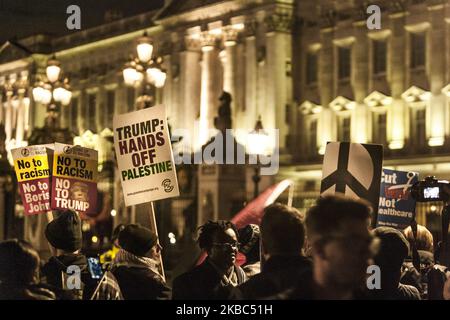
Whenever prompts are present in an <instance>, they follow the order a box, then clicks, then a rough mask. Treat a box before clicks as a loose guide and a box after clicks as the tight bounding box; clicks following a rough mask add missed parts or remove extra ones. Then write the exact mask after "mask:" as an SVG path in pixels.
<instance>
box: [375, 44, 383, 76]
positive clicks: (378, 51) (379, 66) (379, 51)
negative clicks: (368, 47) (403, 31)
mask: <svg viewBox="0 0 450 320" xmlns="http://www.w3.org/2000/svg"><path fill="white" fill-rule="evenodd" d="M372 62H373V74H375V75H376V74H380V73H385V72H386V41H373V47H372Z"/></svg>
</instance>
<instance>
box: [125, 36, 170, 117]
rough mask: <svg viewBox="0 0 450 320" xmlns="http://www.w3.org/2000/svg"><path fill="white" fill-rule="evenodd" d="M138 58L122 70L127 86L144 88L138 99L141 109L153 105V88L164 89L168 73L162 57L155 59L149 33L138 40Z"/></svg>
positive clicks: (137, 102)
mask: <svg viewBox="0 0 450 320" xmlns="http://www.w3.org/2000/svg"><path fill="white" fill-rule="evenodd" d="M136 51H137V58H133V59H132V60H131V61H130V62H128V63H127V64H126V65H125V67H124V68H123V70H122V74H123V80H124V82H125V85H127V86H130V87H139V86H143V89H142V94H141V95H140V96H139V97H138V98H137V99H136V104H137V105H138V108H139V109H142V108H147V107H150V106H151V105H152V104H153V96H152V94H151V86H154V87H156V88H162V87H163V86H164V83H165V82H166V72H165V70H164V69H162V67H161V64H162V62H163V59H162V57H156V58H154V57H153V44H152V41H151V39H150V37H148V36H147V33H146V32H144V35H143V36H142V37H141V38H139V39H138V45H137V47H136Z"/></svg>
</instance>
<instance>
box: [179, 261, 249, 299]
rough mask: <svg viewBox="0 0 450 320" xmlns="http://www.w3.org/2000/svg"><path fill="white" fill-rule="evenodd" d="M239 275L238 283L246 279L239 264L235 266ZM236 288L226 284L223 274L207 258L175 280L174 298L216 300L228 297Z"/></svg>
mask: <svg viewBox="0 0 450 320" xmlns="http://www.w3.org/2000/svg"><path fill="white" fill-rule="evenodd" d="M234 272H236V275H237V284H238V285H240V284H242V283H244V282H245V281H246V276H245V273H244V271H243V270H242V268H241V267H239V266H236V265H235V266H234ZM232 288H234V287H233V286H231V285H228V286H227V285H224V284H223V282H222V276H221V275H220V274H219V273H218V272H217V271H216V269H215V268H214V267H213V265H212V264H211V263H210V262H209V258H206V259H205V261H203V263H202V264H200V265H198V266H196V267H194V268H193V269H192V270H191V271H188V272H186V273H184V274H182V275H180V276H178V277H177V278H175V280H174V281H173V288H172V299H174V300H216V299H226V298H227V297H228V295H229V293H230V291H231V289H232Z"/></svg>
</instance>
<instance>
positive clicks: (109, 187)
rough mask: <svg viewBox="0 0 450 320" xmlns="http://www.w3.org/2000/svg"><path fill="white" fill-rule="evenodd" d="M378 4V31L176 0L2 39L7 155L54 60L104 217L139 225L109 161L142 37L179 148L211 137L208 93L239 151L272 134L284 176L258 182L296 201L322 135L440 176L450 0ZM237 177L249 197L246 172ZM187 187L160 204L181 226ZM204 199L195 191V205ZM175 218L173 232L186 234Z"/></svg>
mask: <svg viewBox="0 0 450 320" xmlns="http://www.w3.org/2000/svg"><path fill="white" fill-rule="evenodd" d="M371 4H373V3H371ZM377 4H378V5H379V6H380V8H381V13H382V17H381V29H380V30H369V29H368V28H367V26H366V19H367V14H366V8H367V6H368V4H367V3H366V1H358V0H353V1H350V0H345V1H344V0H342V1H331V0H328V1H325V0H320V1H294V0H229V1H218V0H207V1H206V0H203V1H200V0H173V1H167V3H166V5H165V6H164V8H162V9H160V10H156V11H151V12H144V13H142V14H140V15H137V16H134V17H130V18H120V17H119V18H118V20H115V21H112V22H109V23H105V24H102V25H100V26H98V27H95V28H91V29H86V30H81V31H79V32H74V33H71V34H68V35H66V36H62V37H57V38H50V37H48V36H44V35H36V36H33V37H30V38H27V39H22V40H18V41H15V42H8V43H6V44H5V45H3V46H2V47H1V49H0V87H1V88H2V91H0V93H1V99H0V103H1V105H0V106H1V107H0V122H2V123H4V124H5V129H6V143H7V147H8V148H11V146H17V145H22V144H26V143H27V142H26V141H27V137H28V136H29V135H30V133H31V132H32V130H33V128H35V127H39V126H42V124H43V120H44V117H45V108H43V107H40V106H39V105H36V104H35V103H34V102H33V101H32V99H31V96H30V92H31V91H30V87H31V86H32V85H33V84H34V81H35V79H36V77H37V76H38V75H39V74H41V73H43V72H44V68H45V65H46V61H47V59H48V58H50V57H51V55H53V54H54V55H55V56H56V58H57V59H58V60H59V61H60V62H61V65H62V66H63V70H64V71H65V73H66V75H67V76H68V77H69V78H70V79H71V88H72V91H73V98H72V102H71V105H70V106H69V107H66V108H65V109H64V110H63V112H62V126H64V127H67V128H69V129H70V130H72V131H73V133H74V134H75V135H77V136H78V138H77V139H78V140H77V141H78V142H77V143H85V144H89V143H91V144H92V145H97V146H98V147H99V148H100V149H101V150H100V159H101V161H100V162H101V163H100V167H99V169H100V170H101V172H104V174H103V175H101V176H102V178H101V181H100V183H99V189H100V190H101V191H102V192H103V193H104V194H105V195H107V196H106V197H105V201H104V203H108V205H106V204H104V205H103V207H102V208H101V212H103V217H105V216H107V215H108V212H109V211H111V210H115V211H114V212H117V216H116V220H118V221H121V220H123V219H124V218H125V217H130V216H131V217H132V218H131V220H133V221H136V220H139V219H144V218H142V217H143V216H145V213H144V212H145V211H146V210H147V209H146V208H145V207H143V208H139V207H138V208H135V207H133V208H124V207H123V203H122V196H121V194H120V184H119V182H120V181H119V180H118V178H117V175H114V173H113V172H114V166H111V165H110V164H111V163H113V161H114V155H113V153H112V149H111V145H110V135H111V132H110V129H111V128H112V116H113V114H114V113H123V112H128V111H131V110H133V109H134V108H135V98H136V97H137V96H138V95H140V92H139V88H129V87H126V86H125V84H124V82H123V78H122V73H121V71H122V67H123V65H124V63H125V62H127V61H128V59H129V56H130V54H134V50H135V44H136V39H137V38H138V37H139V36H141V35H142V34H143V32H144V31H147V33H148V34H149V35H150V36H151V37H152V38H153V40H154V45H155V51H156V53H157V54H158V55H161V56H163V58H164V65H163V66H164V68H165V70H166V72H167V80H166V84H165V86H164V87H163V88H162V89H158V90H156V91H155V96H156V101H157V102H161V103H164V104H165V105H166V107H167V109H168V114H169V122H170V125H171V127H172V129H176V128H184V129H187V130H188V132H189V134H188V135H187V136H185V137H183V139H182V147H183V148H187V150H188V151H189V152H195V151H196V150H198V149H199V148H201V146H202V145H203V144H204V143H205V142H206V141H208V139H209V136H208V129H211V128H213V126H214V123H213V118H214V116H215V115H216V114H217V107H218V98H219V96H220V95H221V93H222V91H227V92H229V93H231V95H232V97H233V101H232V105H231V107H232V122H233V128H236V129H243V131H242V132H244V133H242V132H241V133H238V134H237V135H236V139H237V141H238V142H239V143H242V144H245V141H246V136H245V132H249V131H250V130H251V129H252V128H253V127H254V126H255V122H256V121H257V119H258V117H259V116H261V120H262V123H263V124H264V128H267V129H278V130H279V147H280V170H279V172H278V174H277V175H276V176H273V177H264V179H263V181H262V188H263V187H264V186H267V185H268V184H270V183H272V182H274V181H278V180H281V179H284V178H290V179H293V180H295V183H296V190H295V191H296V197H295V202H294V204H295V205H296V206H297V207H301V208H305V207H308V206H309V204H310V203H311V201H312V199H314V198H316V197H317V196H318V190H319V188H320V185H319V184H320V178H321V162H322V155H323V152H324V150H325V145H326V143H327V141H352V142H362V143H380V144H383V145H384V146H385V148H384V150H385V160H384V166H386V167H390V168H396V169H399V170H415V171H419V172H420V174H421V176H422V177H423V176H424V175H427V174H434V175H436V176H438V177H439V178H447V179H450V164H449V163H450V161H449V160H450V85H449V83H450V81H449V78H450V4H449V2H448V1H445V0H440V1H439V0H427V1H425V0H423V1H420V0H419V1H418V0H414V1H406V0H405V1H377ZM192 174H193V173H192V172H190V173H189V174H187V173H186V174H185V173H183V175H185V176H183V178H182V179H181V180H182V181H184V182H186V180H196V179H192V177H191V178H189V179H186V177H188V176H189V175H191V176H192ZM194 175H195V173H194ZM245 180H246V183H245V187H244V189H243V190H244V191H243V192H244V193H245V196H244V197H243V198H244V200H245V199H247V200H248V199H251V194H252V190H253V186H252V182H251V170H249V171H248V173H247V174H246V179H245ZM186 184H187V185H189V184H190V185H191V186H190V187H186V192H185V193H184V194H182V196H181V198H180V200H179V201H178V202H175V203H172V204H170V210H169V211H170V212H172V213H171V215H172V220H173V221H178V220H179V221H184V219H182V218H183V216H182V212H183V210H186V208H187V207H189V206H190V205H192V199H194V198H196V196H195V195H196V194H197V187H198V186H197V184H196V183H187V182H186ZM0 189H1V188H0ZM108 197H109V198H108ZM214 199H215V198H214V195H206V194H205V199H203V198H201V197H199V198H198V199H197V201H198V202H199V203H207V202H208V201H209V202H214ZM174 208H176V210H175V211H176V212H177V213H173V212H174ZM139 212H140V213H139ZM421 212H422V211H421ZM423 212H424V211H423ZM218 214H219V213H215V214H214V215H213V216H217V215H218ZM422 214H423V213H422ZM220 215H222V213H220ZM139 216H140V217H141V218H139ZM99 219H100V218H99ZM198 219H200V220H201V219H202V217H201V216H199V217H198ZM198 219H197V222H194V223H195V224H197V223H199V222H198ZM100 220H101V219H100ZM144 220H145V219H144ZM183 223H184V222H180V224H176V225H175V226H172V227H174V228H175V229H177V230H180V231H178V233H182V230H183V228H184V227H183Z"/></svg>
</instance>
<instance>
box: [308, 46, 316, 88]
mask: <svg viewBox="0 0 450 320" xmlns="http://www.w3.org/2000/svg"><path fill="white" fill-rule="evenodd" d="M316 82H317V53H314V52H308V53H307V55H306V83H307V84H313V83H316Z"/></svg>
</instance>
